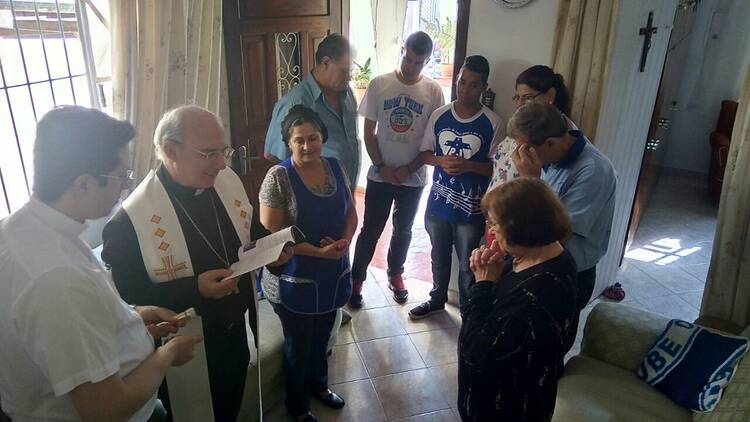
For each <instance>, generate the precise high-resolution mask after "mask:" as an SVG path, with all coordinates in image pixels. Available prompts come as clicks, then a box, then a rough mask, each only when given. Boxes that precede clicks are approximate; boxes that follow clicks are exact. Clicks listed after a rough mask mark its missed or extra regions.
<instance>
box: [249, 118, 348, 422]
mask: <svg viewBox="0 0 750 422" xmlns="http://www.w3.org/2000/svg"><path fill="white" fill-rule="evenodd" d="M281 126H282V135H283V139H284V142H285V143H286V144H287V147H288V148H289V150H290V151H291V157H290V158H288V159H287V160H286V161H283V162H282V163H280V164H278V165H276V166H274V167H272V168H271V169H270V170H269V171H268V174H266V177H265V180H264V181H263V185H262V186H261V191H260V219H261V222H262V223H263V225H264V226H265V227H266V228H267V229H268V230H271V231H273V232H275V231H278V230H281V229H283V228H285V227H289V226H291V225H296V226H297V227H299V228H300V229H301V230H302V232H303V233H304V234H305V242H304V243H301V244H298V245H296V246H295V247H294V257H293V258H292V259H291V260H290V261H289V262H288V263H287V265H286V266H285V267H284V269H283V271H282V273H281V274H280V275H278V276H276V275H273V274H270V273H268V272H265V273H264V274H263V277H262V279H261V285H262V287H263V292H264V293H265V295H266V297H267V298H268V300H269V301H270V302H271V304H272V305H273V308H274V311H275V312H276V314H277V315H278V316H279V319H280V320H281V325H282V328H283V330H284V371H285V374H286V402H285V404H286V408H287V410H288V412H289V414H290V415H292V416H293V417H294V418H295V419H296V420H298V421H305V422H311V421H317V419H316V418H315V416H313V415H312V414H311V413H310V399H309V397H310V396H312V397H314V398H318V399H320V400H322V401H323V403H324V404H326V405H327V406H329V407H332V408H334V409H340V408H342V407H343V406H344V400H343V399H342V398H341V396H339V395H338V394H336V393H334V392H332V391H331V390H330V389H329V388H328V362H327V359H326V349H327V343H328V338H329V335H330V332H331V329H332V327H333V324H334V320H335V317H336V310H337V309H338V308H340V307H342V306H344V304H345V303H346V302H347V301H348V300H349V296H350V295H351V290H352V283H351V274H350V268H349V253H348V252H349V244H350V242H351V240H352V237H353V236H354V231H355V229H356V226H357V213H356V209H355V207H354V201H353V198H352V195H351V192H350V190H349V186H351V184H350V183H349V181H348V180H347V176H346V174H345V173H344V171H343V170H342V168H341V165H340V164H339V162H338V160H336V159H334V158H324V157H321V156H320V154H321V152H322V150H323V143H324V142H325V141H326V137H327V131H326V128H325V125H324V124H323V123H322V122H321V120H320V118H319V117H318V115H317V114H316V113H315V112H314V111H313V110H311V109H309V108H307V107H305V106H302V105H297V106H294V107H292V109H291V110H290V111H289V114H288V115H287V116H286V118H285V119H284V121H283V122H282V125H281Z"/></svg>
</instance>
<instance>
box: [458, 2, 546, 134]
mask: <svg viewBox="0 0 750 422" xmlns="http://www.w3.org/2000/svg"><path fill="white" fill-rule="evenodd" d="M559 3H560V2H559V0H537V1H533V2H531V3H530V4H529V5H527V6H524V7H521V8H519V9H507V8H505V7H502V6H500V5H498V4H496V3H495V2H494V1H492V0H474V1H472V2H471V10H470V12H469V37H468V42H467V46H466V54H467V55H471V54H481V55H483V56H485V57H486V58H487V60H489V62H490V72H491V73H490V88H492V90H493V91H495V92H496V93H497V97H496V98H495V111H496V112H497V113H498V114H500V116H501V117H502V118H503V119H504V120H505V121H506V122H507V121H508V118H509V117H510V116H511V115H512V114H513V111H514V108H513V103H512V102H511V100H510V98H511V97H512V96H513V94H514V92H515V80H516V76H518V74H519V73H521V72H522V71H524V70H525V69H526V68H528V67H529V66H532V65H535V64H544V65H548V66H549V65H550V58H551V55H552V42H553V41H554V36H555V25H556V22H557V11H558V6H559Z"/></svg>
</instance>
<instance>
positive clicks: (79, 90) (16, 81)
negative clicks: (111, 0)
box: [0, 0, 108, 218]
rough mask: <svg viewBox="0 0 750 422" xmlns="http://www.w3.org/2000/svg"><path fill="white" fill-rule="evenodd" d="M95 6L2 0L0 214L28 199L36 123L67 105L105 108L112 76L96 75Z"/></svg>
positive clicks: (74, 0) (77, 1)
mask: <svg viewBox="0 0 750 422" xmlns="http://www.w3.org/2000/svg"><path fill="white" fill-rule="evenodd" d="M105 3H106V2H105ZM97 6H98V5H97V4H95V2H93V1H92V0H46V1H45V0H31V1H28V0H0V218H2V217H5V216H6V215H8V214H10V213H11V212H13V211H15V210H17V209H18V208H20V207H21V206H22V205H23V204H24V203H25V202H26V201H27V200H28V198H29V195H30V193H31V189H32V187H33V186H32V182H33V174H32V172H33V166H32V162H33V156H32V152H33V151H32V150H33V145H34V136H35V127H36V122H37V121H38V120H39V119H40V118H41V117H42V116H43V115H44V113H46V112H47V111H49V110H50V109H52V108H53V107H55V106H59V105H65V104H76V105H82V106H86V107H97V108H101V107H102V106H104V105H105V104H103V103H104V102H105V101H104V98H103V92H104V91H103V85H102V83H106V82H107V81H104V80H97V79H96V72H95V71H94V62H95V58H94V49H92V46H91V42H90V40H91V37H90V35H89V28H90V26H89V23H88V17H89V14H92V15H94V16H93V18H94V20H96V21H97V24H98V25H100V26H102V25H103V26H105V27H106V25H107V24H106V20H104V18H103V15H102V13H101V11H100V10H99V8H98V7H97ZM106 12H107V13H108V10H107V11H106ZM106 38H107V41H108V36H107V37H106ZM100 94H102V95H100Z"/></svg>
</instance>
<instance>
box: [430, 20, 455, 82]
mask: <svg viewBox="0 0 750 422" xmlns="http://www.w3.org/2000/svg"><path fill="white" fill-rule="evenodd" d="M422 25H423V26H424V31H425V32H427V34H429V36H430V37H431V38H432V40H433V41H434V42H435V45H436V48H437V49H438V51H439V52H440V73H441V75H442V76H443V77H446V78H450V77H451V76H452V75H453V64H452V63H453V52H454V49H455V47H456V28H455V26H454V24H453V21H452V20H451V18H449V17H446V18H445V21H444V22H442V23H441V22H440V21H439V20H438V19H437V18H435V19H433V20H428V19H422Z"/></svg>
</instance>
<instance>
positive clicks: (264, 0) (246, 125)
mask: <svg viewBox="0 0 750 422" xmlns="http://www.w3.org/2000/svg"><path fill="white" fill-rule="evenodd" d="M344 3H346V5H345V4H344ZM347 6H348V1H347V0H233V1H224V2H223V13H224V45H225V50H226V55H227V77H228V88H229V108H230V124H231V132H232V133H231V139H232V146H233V147H234V148H235V149H236V150H237V155H238V157H237V158H236V159H235V160H234V165H233V168H234V169H235V170H236V171H237V173H238V174H239V175H240V177H241V178H242V180H243V182H244V184H245V189H246V190H247V193H248V197H249V198H250V201H251V202H252V203H253V206H255V207H256V209H257V205H258V191H259V188H260V184H261V183H262V181H263V177H264V176H265V174H266V171H268V168H269V167H270V166H271V163H270V162H268V161H266V160H265V159H264V158H263V146H264V143H265V138H266V131H267V130H280V128H269V127H268V125H269V122H270V120H271V113H272V111H273V106H274V104H275V103H276V100H278V99H279V97H280V96H283V94H285V93H286V92H287V91H289V89H290V88H291V87H293V86H294V85H296V84H297V83H299V82H300V81H302V80H303V79H304V78H305V77H306V76H307V75H308V74H309V73H310V70H311V69H312V68H313V67H314V66H315V50H316V49H317V46H318V44H319V43H320V42H321V41H322V40H323V38H325V37H326V35H328V34H329V33H333V32H339V33H340V32H341V29H342V27H346V26H347V25H346V24H342V22H346V21H348V17H347V16H343V17H342V11H343V12H344V13H346V12H347V11H348V7H347Z"/></svg>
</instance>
